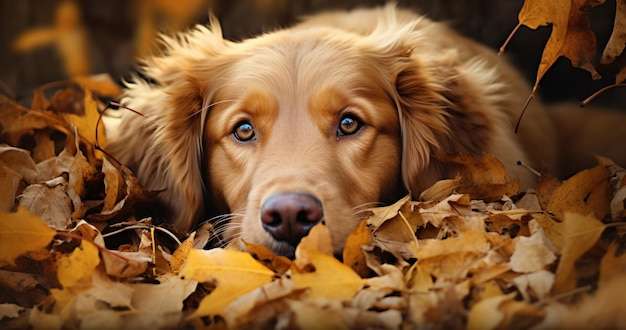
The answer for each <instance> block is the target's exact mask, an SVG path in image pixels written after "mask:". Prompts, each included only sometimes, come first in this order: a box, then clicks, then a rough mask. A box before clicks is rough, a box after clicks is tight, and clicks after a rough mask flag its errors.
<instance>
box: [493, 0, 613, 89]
mask: <svg viewBox="0 0 626 330" xmlns="http://www.w3.org/2000/svg"><path fill="white" fill-rule="evenodd" d="M603 2H604V0H553V1H542V0H525V1H524V5H523V6H522V9H521V10H520V12H519V15H518V19H519V24H518V26H517V27H516V28H515V30H513V32H512V33H511V36H512V35H513V34H514V33H515V32H516V31H517V29H518V28H519V26H520V25H526V26H528V27H529V28H531V29H537V28H538V27H539V26H545V25H548V24H551V25H552V33H551V34H550V39H548V42H547V44H546V45H545V47H544V51H543V54H542V55H541V62H540V63H539V68H538V70H537V78H536V80H535V85H534V87H533V94H534V93H535V91H536V90H537V88H538V86H539V82H540V81H541V79H542V78H543V76H544V74H545V73H546V72H547V71H548V69H549V68H550V67H551V66H552V65H553V64H554V62H556V60H557V59H558V58H559V57H561V56H565V57H567V58H568V59H569V60H570V61H571V62H572V65H573V66H575V67H577V68H581V69H585V70H587V71H589V72H590V73H591V75H592V77H593V78H594V79H599V78H600V75H599V74H598V72H597V71H596V69H595V66H594V60H595V56H596V36H595V34H594V33H593V31H592V30H591V23H590V20H589V9H591V8H592V7H595V6H597V5H599V4H602V3H603ZM510 38H511V37H510V36H509V39H510ZM505 46H506V44H505ZM505 46H503V48H504V47H505ZM503 48H502V49H503Z"/></svg>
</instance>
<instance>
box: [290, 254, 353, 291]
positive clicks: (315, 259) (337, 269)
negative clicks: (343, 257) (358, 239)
mask: <svg viewBox="0 0 626 330" xmlns="http://www.w3.org/2000/svg"><path fill="white" fill-rule="evenodd" d="M299 252H300V253H299V254H300V257H302V258H305V259H306V260H308V261H309V263H310V264H309V265H308V267H306V268H307V269H305V270H300V271H299V270H298V269H295V268H294V269H292V271H293V273H292V275H291V279H292V280H293V283H294V289H309V290H310V295H311V297H312V298H317V297H326V298H332V299H340V298H346V299H349V298H352V297H353V296H354V294H355V293H356V292H357V291H358V290H359V289H361V288H362V287H363V284H364V283H365V282H364V280H363V279H362V278H361V277H360V276H359V275H358V274H357V273H355V272H354V270H352V268H350V267H348V266H346V265H344V264H342V263H341V262H340V261H339V260H337V259H335V258H334V257H333V256H330V255H328V254H325V253H322V252H319V251H316V250H305V249H301V250H300V251H299ZM308 269H313V271H311V272H306V270H308Z"/></svg>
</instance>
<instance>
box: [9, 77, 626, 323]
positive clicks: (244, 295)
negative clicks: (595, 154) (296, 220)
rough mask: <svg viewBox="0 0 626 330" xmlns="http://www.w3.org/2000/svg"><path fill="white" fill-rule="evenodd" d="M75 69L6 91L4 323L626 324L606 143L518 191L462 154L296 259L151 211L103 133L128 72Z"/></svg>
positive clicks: (616, 183) (625, 186) (485, 161)
mask: <svg viewBox="0 0 626 330" xmlns="http://www.w3.org/2000/svg"><path fill="white" fill-rule="evenodd" d="M68 83H69V82H68ZM75 84H77V85H75ZM70 85H71V86H69V87H67V88H64V89H59V90H58V91H57V92H56V93H55V94H54V95H53V96H52V97H50V98H47V97H46V96H44V91H43V90H42V89H40V90H36V91H35V93H34V95H35V97H34V99H33V103H32V105H31V107H30V108H26V107H23V106H21V105H19V104H18V103H16V102H14V101H12V100H10V99H8V98H6V97H0V142H2V143H3V144H1V145H0V212H1V213H0V326H1V327H2V328H3V329H7V328H26V327H32V328H46V329H60V328H133V329H135V328H148V327H150V328H173V327H193V328H203V327H207V326H208V327H211V328H226V327H228V328H235V327H256V328H268V327H274V328H323V329H335V328H365V327H368V328H385V329H387V328H388V329H398V328H404V327H421V326H425V327H435V328H443V327H445V328H463V327H465V328H472V329H478V328H480V329H495V328H530V327H537V328H554V327H564V328H568V327H580V326H583V325H589V326H594V327H625V326H626V316H624V315H623V311H624V310H625V308H626V302H625V301H624V299H623V296H622V295H626V272H625V271H626V256H624V255H623V252H624V243H625V242H626V240H625V239H624V233H625V232H626V226H624V225H623V220H624V219H625V217H626V213H625V211H624V205H625V201H626V178H625V177H626V171H625V170H624V169H623V168H621V167H619V166H616V165H614V164H612V163H611V162H610V161H608V160H601V161H600V165H598V166H597V167H594V168H591V169H588V170H585V171H582V172H580V173H578V174H577V175H575V176H574V177H572V178H570V179H568V180H567V181H565V182H561V181H559V180H557V179H555V178H553V177H551V176H550V175H548V174H543V175H542V176H541V178H540V180H539V183H538V185H537V188H536V190H531V191H528V192H523V193H518V188H517V182H516V181H509V180H508V177H507V175H506V172H505V170H504V168H503V166H502V165H501V164H500V163H499V162H498V161H497V160H496V159H495V158H494V157H493V156H490V155H485V156H484V157H483V158H482V159H475V158H473V157H470V156H467V155H458V156H455V157H450V158H449V159H448V160H447V161H448V162H449V163H450V164H453V165H456V166H457V167H458V169H459V171H458V177H457V178H456V179H450V180H443V181H440V182H438V183H436V184H435V185H433V186H432V187H431V188H430V189H428V190H426V191H425V192H423V193H422V194H421V196H419V198H418V196H416V198H415V199H417V200H418V201H413V200H411V198H410V197H409V196H407V197H406V198H404V199H402V200H400V201H398V202H397V203H396V204H394V205H391V206H387V207H381V208H374V209H371V210H369V211H368V213H367V214H366V216H365V218H364V220H363V221H362V223H361V226H360V227H359V228H358V229H357V230H355V231H354V233H352V235H351V236H350V237H349V239H348V242H347V244H346V247H345V250H344V251H343V258H342V259H343V261H340V260H338V259H337V258H335V257H334V256H333V255H332V250H330V249H329V247H331V246H332V244H331V243H330V235H329V233H328V230H327V229H326V228H325V227H324V226H322V225H318V226H316V227H314V229H313V230H312V232H311V233H310V234H309V236H307V237H306V238H304V239H303V241H302V242H301V244H300V245H299V246H298V248H297V250H296V258H295V260H289V259H286V258H284V257H281V256H276V255H273V254H272V253H271V252H270V251H268V250H267V249H265V248H264V247H261V246H255V245H251V244H247V243H246V242H242V241H237V242H233V243H231V244H230V245H228V246H227V247H225V248H222V247H216V248H212V249H206V250H205V249H202V247H203V246H205V245H206V244H207V241H209V240H211V239H213V238H214V237H212V231H211V230H210V229H211V228H210V224H206V225H205V226H203V227H201V229H199V230H198V231H197V232H195V233H192V234H191V235H190V236H189V237H188V238H186V240H184V241H183V242H182V243H181V242H179V241H178V239H177V238H176V237H175V236H174V235H173V234H170V233H169V231H168V230H167V228H165V227H163V226H157V225H155V222H154V221H153V220H152V219H151V218H150V217H146V215H149V214H150V210H151V204H152V203H153V201H154V196H155V195H156V194H158V192H150V191H147V190H145V189H144V188H142V187H141V185H139V183H138V182H137V180H136V178H135V177H134V175H133V173H131V171H129V170H128V169H127V168H126V167H124V166H123V165H122V164H117V163H116V162H115V161H109V160H108V158H107V157H103V154H102V153H101V152H99V151H97V148H94V144H104V141H105V139H106V137H105V131H104V128H103V127H102V123H100V125H98V123H99V122H100V120H99V114H100V111H102V110H103V109H104V105H103V104H101V103H100V102H99V101H98V99H97V98H95V97H94V96H93V93H92V92H91V91H90V90H92V89H93V90H95V91H97V93H99V94H103V93H107V91H108V92H111V91H115V88H114V87H113V86H112V85H111V84H110V83H106V82H98V81H93V80H81V81H75V82H72V83H70ZM79 85H80V86H83V87H85V86H86V87H88V88H82V87H78V86H79Z"/></svg>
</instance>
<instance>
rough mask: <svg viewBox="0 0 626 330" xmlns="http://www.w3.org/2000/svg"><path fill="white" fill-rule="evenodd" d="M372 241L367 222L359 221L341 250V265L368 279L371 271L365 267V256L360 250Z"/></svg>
mask: <svg viewBox="0 0 626 330" xmlns="http://www.w3.org/2000/svg"><path fill="white" fill-rule="evenodd" d="M371 241H372V232H371V231H370V230H369V229H367V221H361V223H360V224H359V226H358V227H357V229H355V230H354V231H353V232H352V233H351V234H350V235H349V236H348V239H347V240H346V246H345V247H344V248H343V263H344V264H346V265H348V266H350V267H351V268H352V269H353V270H354V271H355V272H357V274H359V275H361V277H368V275H370V274H371V273H372V270H371V269H370V268H369V267H367V262H366V260H365V254H364V252H363V250H362V248H361V247H362V246H363V245H369V244H370V243H371Z"/></svg>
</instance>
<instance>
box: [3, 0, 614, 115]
mask: <svg viewBox="0 0 626 330" xmlns="http://www.w3.org/2000/svg"><path fill="white" fill-rule="evenodd" d="M62 1H67V0H47V1H44V0H18V1H16V0H0V45H2V48H1V50H2V51H0V83H1V84H2V90H4V93H5V94H12V96H14V97H15V98H16V99H18V100H21V101H24V102H26V101H27V100H28V99H29V98H30V95H31V93H32V90H33V89H34V88H36V87H38V86H40V85H42V84H44V83H48V82H52V81H57V80H61V79H64V78H66V77H67V71H66V69H65V67H64V62H63V58H62V57H61V56H60V55H59V52H58V51H57V48H56V47H55V45H54V44H53V43H50V44H47V45H43V46H41V47H38V48H35V49H31V50H29V51H26V52H17V51H15V50H14V43H15V40H16V39H17V37H18V36H20V35H23V34H24V33H25V32H26V31H32V30H33V28H52V27H54V26H55V25H58V24H59V23H58V22H55V11H56V9H57V8H58V5H59V4H60V3H61V2H62ZM546 1H549V0H546ZM73 3H74V4H75V7H76V8H77V10H78V16H79V19H80V24H82V26H83V28H84V31H86V36H87V37H86V40H87V42H86V44H85V46H84V51H85V52H86V54H87V56H88V58H89V61H90V68H89V70H88V72H85V74H96V73H109V74H110V75H111V77H113V78H114V79H115V80H117V81H121V80H122V79H123V78H124V77H128V76H129V74H130V73H131V72H132V70H133V68H134V67H135V58H136V56H137V54H138V53H140V52H141V45H144V47H145V45H146V43H147V44H148V45H152V44H154V43H153V41H152V40H147V39H148V38H146V37H145V35H146V34H145V33H144V34H142V31H144V32H145V31H146V26H148V27H149V28H148V30H150V31H154V30H158V31H165V32H166V33H172V32H173V31H177V30H181V29H184V28H187V27H189V26H191V25H193V24H195V23H202V22H206V21H207V20H208V19H207V18H208V13H209V12H210V11H211V12H213V13H214V14H215V15H216V16H217V17H218V18H219V20H220V22H221V24H222V26H223V30H224V34H225V37H226V38H229V39H234V40H240V39H243V38H246V37H250V36H253V35H255V34H258V33H262V32H264V31H271V30H272V29H275V28H277V27H284V26H289V25H290V24H292V23H294V22H296V21H297V18H298V17H301V16H302V15H307V14H312V13H315V12H318V11H321V10H328V9H349V8H354V7H369V6H374V5H381V4H384V3H385V1H384V0H362V1H356V0H295V1H289V0H239V1H230V0H177V1H168V0H132V1H128V0H107V1H103V0H83V1H74V2H73ZM397 3H398V4H399V5H400V6H402V7H410V8H414V9H416V10H418V11H420V12H421V13H423V14H425V15H427V16H429V17H430V18H432V19H434V20H439V21H442V20H443V21H446V22H447V23H448V24H449V25H451V26H452V27H454V28H455V29H457V30H458V31H459V32H460V33H462V34H464V35H466V36H469V37H471V38H473V39H475V40H478V41H480V42H482V43H484V44H486V45H488V46H490V47H492V48H493V49H495V50H497V49H498V48H499V47H500V46H501V45H502V43H503V42H504V40H505V39H506V37H507V36H508V35H509V33H510V32H511V31H512V30H513V28H514V27H515V25H516V24H517V14H518V12H519V9H520V8H521V6H522V4H523V0H473V1H466V0H413V1H408V0H404V1H402V0H401V1H397ZM180 8H184V9H185V10H179V9H180ZM590 13H591V17H592V27H593V30H594V31H595V32H596V35H597V37H598V50H599V54H601V52H602V49H603V48H604V45H605V44H606V42H607V40H608V38H609V36H610V34H611V31H612V28H613V20H614V15H615V0H607V1H606V3H604V4H603V5H600V6H598V7H596V8H593V9H592V10H591V12H590ZM142 27H143V28H142ZM550 31H551V28H550V27H542V28H539V29H538V30H537V31H533V30H530V29H528V28H526V27H522V28H521V29H520V30H519V31H518V33H517V34H516V35H515V37H514V38H513V40H512V42H511V43H510V44H509V46H508V47H507V50H506V52H505V54H506V56H507V57H508V58H509V59H510V60H512V61H513V62H514V63H515V64H516V65H517V66H518V67H519V68H520V70H522V71H523V72H524V74H525V76H526V77H527V78H528V80H529V81H530V82H534V79H535V73H536V69H537V66H538V63H539V59H540V57H541V53H542V51H543V46H544V44H545V42H546V41H547V39H548V37H549V34H550ZM142 35H143V36H144V37H143V38H142V37H141V36H142ZM598 56H599V55H598ZM612 82H613V78H612V77H609V76H608V75H607V77H606V78H604V79H602V80H599V81H593V80H592V79H591V76H590V74H589V73H588V72H586V71H583V70H580V69H575V68H572V67H571V66H570V63H569V60H567V59H564V58H561V59H559V60H558V61H557V63H556V64H555V66H554V67H553V68H552V69H551V70H549V71H548V73H547V74H546V76H545V77H544V79H543V81H542V83H541V87H540V95H541V96H542V97H543V98H544V100H546V101H562V100H565V99H573V100H577V101H580V100H582V99H584V98H586V97H587V96H589V95H590V94H592V93H593V92H595V91H597V90H598V89H600V88H601V87H603V86H606V85H608V84H611V83H612ZM8 90H10V92H9V91H8ZM594 102H596V103H598V104H603V105H612V106H615V107H617V108H619V109H623V110H626V92H624V89H623V88H615V89H613V90H611V91H609V92H607V93H605V94H603V95H602V96H600V97H599V98H598V99H597V100H596V101H594Z"/></svg>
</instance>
